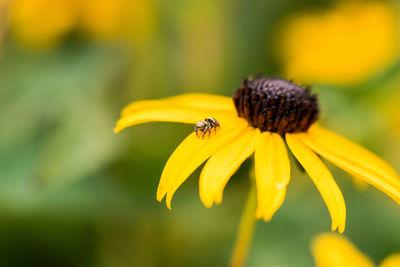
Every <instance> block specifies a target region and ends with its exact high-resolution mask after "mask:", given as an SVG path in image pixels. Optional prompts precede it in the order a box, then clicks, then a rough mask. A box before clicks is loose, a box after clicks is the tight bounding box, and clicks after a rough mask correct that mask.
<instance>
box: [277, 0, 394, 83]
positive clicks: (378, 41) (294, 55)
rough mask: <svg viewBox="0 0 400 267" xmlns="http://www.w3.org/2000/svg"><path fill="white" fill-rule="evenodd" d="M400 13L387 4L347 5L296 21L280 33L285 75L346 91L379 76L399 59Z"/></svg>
mask: <svg viewBox="0 0 400 267" xmlns="http://www.w3.org/2000/svg"><path fill="white" fill-rule="evenodd" d="M395 10H396V7H395V6H393V5H391V4H390V3H389V2H387V1H341V2H340V3H339V4H338V5H337V6H336V7H335V8H333V9H331V10H329V11H326V12H308V13H304V14H298V15H296V16H293V17H292V18H290V19H288V20H287V21H286V22H285V24H284V26H283V27H282V28H281V31H280V33H281V34H282V38H281V40H280V41H279V50H280V52H279V54H280V57H281V59H282V62H283V64H284V72H285V75H288V76H290V77H293V78H295V79H296V80H300V81H302V82H306V83H316V82H318V83H331V84H341V85H346V84H353V83H358V82H363V81H365V80H366V79H368V78H370V77H371V76H373V75H376V74H378V73H379V72H381V71H382V70H383V69H384V68H385V67H387V66H389V65H390V64H391V63H393V61H394V59H395V58H396V56H397V55H398V54H397V51H398V49H397V45H398V22H397V19H396V16H397V15H396V11H395Z"/></svg>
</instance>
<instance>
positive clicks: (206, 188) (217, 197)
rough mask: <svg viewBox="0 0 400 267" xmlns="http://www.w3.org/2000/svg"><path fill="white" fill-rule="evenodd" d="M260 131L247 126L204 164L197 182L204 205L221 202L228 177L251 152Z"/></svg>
mask: <svg viewBox="0 0 400 267" xmlns="http://www.w3.org/2000/svg"><path fill="white" fill-rule="evenodd" d="M259 135H260V131H259V130H256V129H254V128H252V127H248V128H247V129H246V130H245V131H244V132H243V133H242V134H241V135H240V136H239V137H238V138H237V139H236V140H234V142H233V143H232V144H229V145H228V146H226V147H225V148H223V149H221V150H220V151H218V152H217V153H215V154H214V155H213V156H212V157H211V158H210V159H209V160H208V161H207V163H206V165H205V166H204V168H203V170H202V172H201V175H200V182H199V184H200V185H199V190H200V199H201V201H202V202H203V203H204V205H205V206H206V207H211V206H212V205H213V203H214V202H216V203H218V204H219V203H221V201H222V194H223V191H224V188H225V185H226V183H227V182H228V180H229V178H230V177H231V176H232V175H233V174H234V173H235V172H236V170H237V169H238V168H239V167H240V165H241V164H242V163H243V161H245V160H246V159H247V158H248V157H249V156H250V155H251V154H252V153H253V152H254V147H255V144H256V142H257V140H258V137H259Z"/></svg>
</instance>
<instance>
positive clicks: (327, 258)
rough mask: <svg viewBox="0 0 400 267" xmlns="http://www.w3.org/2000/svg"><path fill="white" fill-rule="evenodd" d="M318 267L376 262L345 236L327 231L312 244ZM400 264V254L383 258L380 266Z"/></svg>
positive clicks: (369, 266) (349, 266)
mask: <svg viewBox="0 0 400 267" xmlns="http://www.w3.org/2000/svg"><path fill="white" fill-rule="evenodd" d="M311 250H312V253H313V256H314V259H315V262H316V264H317V267H352V266H357V267H374V266H375V265H374V263H373V262H372V261H371V260H370V259H369V258H368V257H367V256H365V255H364V254H363V253H362V252H360V251H359V250H358V249H357V248H356V247H355V246H354V245H353V244H352V243H351V242H350V241H349V240H347V239H346V238H345V237H343V236H340V235H337V234H332V233H326V234H320V235H318V236H317V237H316V238H315V239H314V241H313V242H312V245H311ZM397 266H400V254H393V255H390V256H389V257H387V258H386V259H384V260H383V262H382V263H381V264H380V265H379V267H397Z"/></svg>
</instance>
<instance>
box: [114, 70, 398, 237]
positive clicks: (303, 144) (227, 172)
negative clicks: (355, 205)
mask: <svg viewBox="0 0 400 267" xmlns="http://www.w3.org/2000/svg"><path fill="white" fill-rule="evenodd" d="M204 118H212V119H213V120H217V121H218V122H219V125H220V127H214V126H215V125H216V124H215V123H210V122H209V121H210V120H211V122H212V121H213V120H212V119H206V120H204ZM317 118H318V105H317V99H316V96H315V95H312V94H311V93H310V91H309V90H306V89H304V88H302V87H300V86H298V85H296V84H293V83H290V82H288V81H285V80H283V79H276V78H266V77H257V78H255V79H245V80H244V81H243V83H242V85H241V87H240V88H239V89H238V90H237V91H236V92H235V93H234V96H233V100H232V98H230V97H224V96H217V95H207V94H187V95H180V96H175V97H170V98H167V99H164V100H145V101H137V102H133V103H131V104H130V105H128V106H127V107H125V108H124V110H123V111H122V113H121V118H120V119H119V121H118V122H117V125H116V128H115V130H114V131H115V132H119V131H121V130H123V129H124V128H126V127H129V126H133V125H136V124H141V123H147V122H153V121H171V122H180V123H190V124H195V123H197V124H196V129H197V130H198V129H200V132H201V134H200V136H197V132H193V133H191V134H190V135H189V136H188V137H187V138H186V139H185V140H184V141H183V142H182V143H181V144H180V145H179V146H178V148H177V149H176V150H175V151H174V152H173V154H172V155H171V157H170V158H169V160H168V162H167V164H166V165H165V168H164V170H163V173H162V175H161V180H160V183H159V186H158V191H157V200H159V201H161V200H162V199H163V198H164V197H165V196H166V202H167V206H168V208H171V200H172V197H173V195H174V193H175V192H176V190H177V189H178V188H179V186H180V185H181V184H182V183H183V182H184V181H185V180H186V179H187V178H188V177H189V175H190V174H191V173H192V172H193V171H194V170H196V169H197V168H198V167H199V166H200V165H201V164H203V163H204V162H205V161H207V159H208V161H207V163H206V164H205V166H204V168H203V170H202V173H201V175H200V182H199V183H200V185H199V189H200V198H201V200H202V202H203V203H204V205H205V206H206V207H211V206H212V205H213V203H217V204H219V203H220V202H221V201H222V194H223V190H224V187H225V185H226V184H227V182H228V180H229V179H230V177H231V176H232V175H233V174H234V173H235V172H236V170H237V169H238V168H239V167H240V165H241V164H242V163H243V161H245V160H246V159H247V158H248V157H249V156H251V155H252V154H253V153H254V159H255V177H256V186H257V202H258V206H257V210H256V212H255V213H256V214H255V216H256V217H257V218H263V219H264V220H266V221H268V220H270V219H271V218H272V216H273V215H274V213H275V212H276V211H277V210H278V208H279V207H280V206H281V204H282V203H283V200H284V198H285V195H286V186H287V185H288V183H289V179H290V164H289V158H288V154H287V150H286V146H285V142H284V140H285V141H286V143H287V145H288V146H289V148H290V150H291V151H292V153H293V154H294V156H295V157H296V158H297V160H298V161H299V162H300V164H301V165H302V166H303V167H304V169H305V170H306V172H307V173H308V174H309V176H310V177H311V179H312V180H313V182H314V183H315V185H316V186H317V188H318V190H319V191H320V193H321V195H322V197H323V199H324V201H325V203H326V205H327V207H328V210H329V212H330V214H331V218H332V228H331V229H332V231H334V230H336V229H337V228H338V229H339V232H343V231H344V228H345V221H346V207H345V203H344V199H343V196H342V193H341V191H340V189H339V187H338V186H337V184H336V182H335V180H334V179H333V177H332V175H331V173H330V172H329V170H328V169H327V168H326V166H325V164H324V163H323V162H322V161H321V159H320V158H319V157H318V156H317V155H316V154H315V153H318V154H319V155H320V156H322V157H324V158H326V159H327V160H329V161H331V162H332V163H333V164H335V165H337V166H339V167H340V168H342V169H344V170H345V171H347V172H349V173H350V174H352V175H354V176H356V177H358V178H361V179H363V180H364V181H366V182H368V183H370V184H372V185H374V186H375V187H377V188H378V189H380V190H382V191H383V192H385V193H386V194H387V195H389V196H390V197H392V198H393V199H394V200H395V201H396V202H397V203H399V204H400V178H399V176H398V175H397V174H396V172H395V171H394V170H393V169H392V168H391V167H390V166H389V165H388V164H387V163H386V162H384V161H383V160H381V159H380V158H378V157H377V156H375V155H374V154H372V153H371V152H369V151H367V150H365V149H363V148H362V147H360V146H358V145H356V144H354V143H352V142H350V141H348V140H346V139H345V138H343V137H340V136H338V135H336V134H334V133H332V132H330V131H328V130H325V129H323V128H321V127H320V126H318V125H315V124H313V123H314V122H315V121H316V120H317ZM203 120H204V121H203Z"/></svg>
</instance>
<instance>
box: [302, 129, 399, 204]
mask: <svg viewBox="0 0 400 267" xmlns="http://www.w3.org/2000/svg"><path fill="white" fill-rule="evenodd" d="M314 132H315V131H314ZM298 137H299V138H300V139H301V140H302V141H303V142H304V143H305V144H306V145H307V146H308V147H310V148H311V149H312V150H314V151H315V152H316V153H318V154H320V155H321V156H323V157H324V158H326V159H327V160H329V161H331V162H332V163H333V164H335V165H337V166H339V167H340V168H342V169H343V170H345V171H347V172H349V173H350V174H352V175H354V176H356V177H358V178H361V179H363V180H364V181H366V182H367V183H369V184H371V185H373V186H375V187H376V188H378V189H380V190H381V191H383V192H384V193H386V194H387V195H388V196H390V197H391V198H393V200H395V201H396V202H397V203H399V204H400V178H398V176H395V174H393V173H392V171H391V170H390V169H388V168H389V167H388V166H386V167H385V165H386V164H384V165H382V162H379V161H376V164H373V162H372V158H370V157H367V156H366V155H368V154H363V153H360V154H353V155H351V156H353V157H350V156H349V154H350V153H351V152H350V151H347V149H345V148H344V147H343V148H342V146H343V145H341V146H339V145H338V144H336V146H332V142H327V141H328V139H321V140H319V139H317V138H318V136H317V135H315V134H311V133H310V134H307V133H302V134H298ZM338 147H339V148H342V151H345V152H348V153H349V154H348V155H345V154H344V153H343V152H342V151H341V152H339V151H338ZM368 153H369V152H368ZM373 157H375V156H373ZM380 167H383V169H380Z"/></svg>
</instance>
